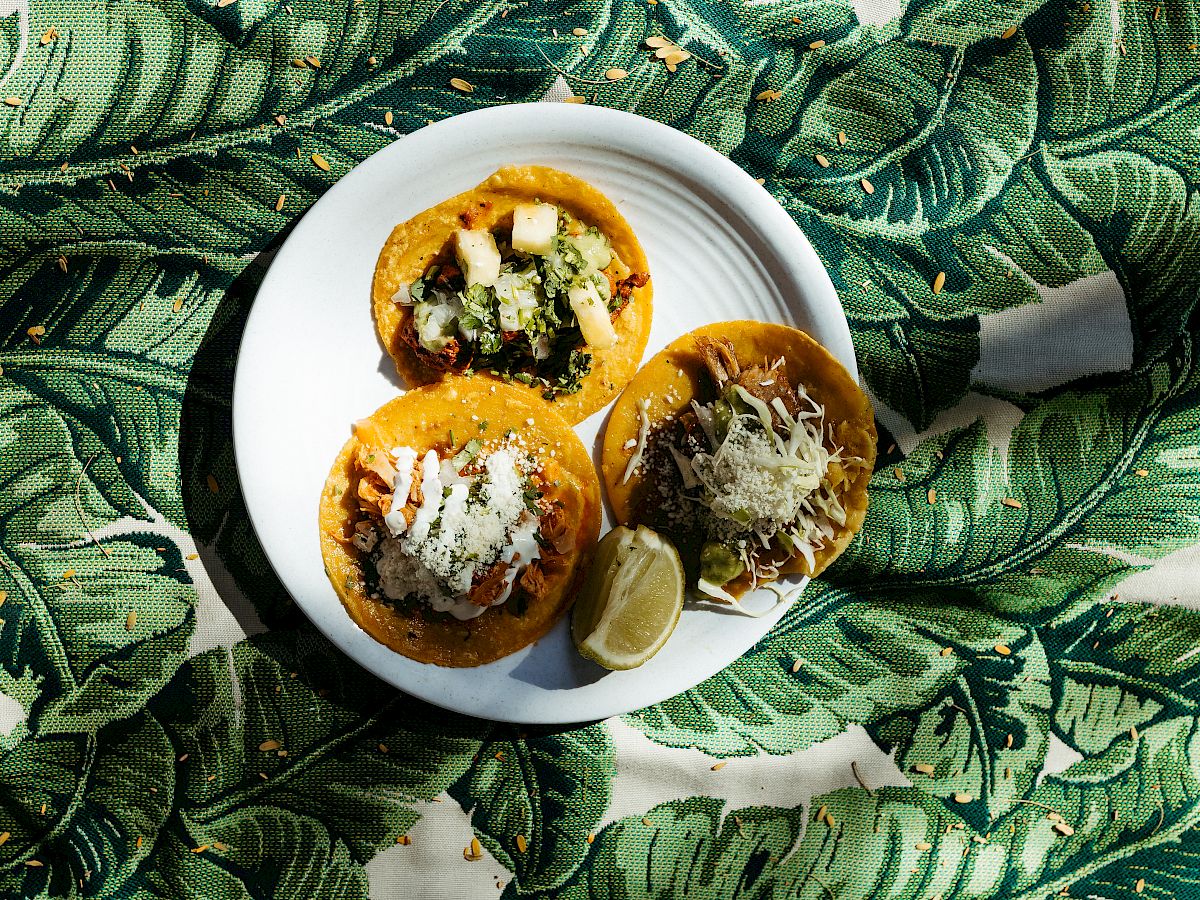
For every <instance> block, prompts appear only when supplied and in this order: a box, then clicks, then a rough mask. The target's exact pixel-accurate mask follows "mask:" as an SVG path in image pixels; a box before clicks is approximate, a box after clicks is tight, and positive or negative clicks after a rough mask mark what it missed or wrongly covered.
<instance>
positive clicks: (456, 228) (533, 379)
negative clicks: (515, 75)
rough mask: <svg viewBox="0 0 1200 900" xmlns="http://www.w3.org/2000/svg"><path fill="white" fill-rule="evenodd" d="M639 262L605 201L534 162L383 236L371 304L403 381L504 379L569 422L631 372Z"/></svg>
mask: <svg viewBox="0 0 1200 900" xmlns="http://www.w3.org/2000/svg"><path fill="white" fill-rule="evenodd" d="M649 279H650V274H649V269H648V267H647V265H646V255H645V253H644V252H643V251H642V247H641V245H640V244H639V243H638V240H637V237H636V236H635V235H634V233H633V231H632V229H630V227H629V224H628V223H627V222H626V221H625V219H624V218H623V217H622V216H621V214H620V213H619V212H618V211H617V208H616V207H615V206H613V204H612V202H611V201H610V200H609V199H608V198H607V197H605V196H604V195H603V194H601V193H600V192H599V191H598V190H596V189H595V188H594V187H592V186H591V185H589V184H588V183H587V182H585V181H582V180H580V179H578V178H576V177H574V176H573V175H568V174H566V173H565V172H559V171H557V170H555V169H550V168H546V167H544V166H507V167H505V168H503V169H500V170H499V171H497V172H496V173H495V174H493V175H492V176H490V177H489V178H488V179H487V180H486V181H484V182H483V183H482V184H480V185H478V186H477V187H475V188H472V189H471V190H469V191H467V192H465V193H462V194H459V195H458V196H456V197H452V198H451V199H449V200H446V201H445V202H443V203H440V204H438V205H437V206H434V207H432V208H431V209H427V210H425V211H424V212H422V213H420V214H418V215H416V216H414V217H413V218H412V219H409V220H408V221H407V222H402V223H401V224H399V225H397V226H396V227H395V229H393V231H392V234H391V236H390V237H389V238H388V240H387V243H386V244H385V245H384V247H383V250H382V251H381V252H380V254H379V261H378V262H377V264H376V267H375V280H374V284H373V286H372V306H373V309H374V314H375V325H376V329H377V330H378V332H379V337H380V339H381V340H382V341H383V344H384V346H385V347H386V348H387V350H388V353H389V354H390V355H391V357H392V359H393V360H394V361H395V364H396V369H397V370H398V371H399V373H400V374H401V376H403V377H404V379H405V380H406V381H407V382H408V383H409V384H410V385H421V384H429V383H431V382H433V381H436V380H437V379H439V378H441V377H443V376H444V375H446V374H447V373H450V374H476V375H482V376H485V377H488V378H496V379H501V380H503V381H508V382H512V383H515V384H517V385H519V386H521V387H522V388H523V389H525V390H526V391H527V392H529V393H530V394H531V395H532V396H534V397H536V398H538V399H539V400H541V401H543V402H546V403H550V404H553V406H554V408H555V409H556V411H557V412H558V413H559V414H561V415H562V416H563V418H565V419H566V420H567V421H568V422H570V423H572V424H574V423H576V422H580V421H582V420H583V419H585V418H586V417H587V416H589V415H590V414H591V413H593V412H595V411H596V410H598V409H600V408H601V407H602V406H604V405H605V404H606V403H608V401H609V400H611V399H612V398H613V397H614V396H616V394H617V393H618V392H620V390H621V388H623V387H624V386H625V384H626V383H627V382H628V381H629V379H630V378H632V377H633V374H634V372H635V371H637V365H638V363H639V362H640V361H641V358H642V352H643V351H644V350H645V348H646V338H647V337H648V336H649V333H650V314H651V296H652V291H651V287H650V282H649Z"/></svg>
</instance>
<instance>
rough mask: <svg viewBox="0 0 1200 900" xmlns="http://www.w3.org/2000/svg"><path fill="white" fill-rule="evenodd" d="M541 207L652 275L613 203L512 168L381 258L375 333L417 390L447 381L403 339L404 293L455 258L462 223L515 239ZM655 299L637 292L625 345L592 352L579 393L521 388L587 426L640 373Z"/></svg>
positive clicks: (413, 223)
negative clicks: (552, 394) (536, 205)
mask: <svg viewBox="0 0 1200 900" xmlns="http://www.w3.org/2000/svg"><path fill="white" fill-rule="evenodd" d="M534 200H540V201H542V202H545V203H553V204H556V205H557V206H559V207H560V208H562V209H565V210H566V211H567V212H569V213H570V214H571V215H572V216H574V217H575V218H577V219H579V220H580V221H581V222H583V223H584V224H585V225H594V226H595V227H596V228H598V229H600V231H602V232H603V233H604V234H605V235H607V236H608V239H609V241H610V242H611V244H612V249H613V252H614V254H615V255H616V259H617V260H619V263H617V262H614V263H613V264H612V265H613V266H617V267H618V268H619V269H620V271H622V272H625V270H628V271H631V272H642V273H649V271H650V269H649V266H648V265H647V264H646V254H645V252H644V251H643V250H642V246H641V244H639V243H638V239H637V237H636V236H635V235H634V233H633V230H632V229H631V228H630V227H629V223H628V222H626V221H625V218H624V217H623V216H622V215H621V214H620V213H619V212H618V211H617V208H616V207H615V206H614V205H613V204H612V201H611V200H609V199H608V198H607V197H605V196H604V195H603V194H602V193H600V192H599V191H598V190H596V189H595V188H594V187H592V186H591V185H590V184H588V183H587V182H586V181H583V180H581V179H579V178H576V177H575V176H574V175H568V174H567V173H566V172H560V171H558V170H556V169H550V168H547V167H545V166H506V167H504V168H503V169H500V170H499V171H497V172H495V173H494V174H493V175H491V176H490V177H489V178H488V179H487V180H486V181H484V182H483V183H482V184H480V185H478V186H477V187H474V188H472V189H471V190H469V191H466V192H465V193H462V194H459V195H458V196H456V197H451V198H450V199H449V200H446V201H444V202H442V203H439V204H438V205H437V206H434V207H432V208H430V209H427V210H425V211H424V212H422V213H419V214H417V215H416V216H414V217H413V218H411V219H409V220H408V221H407V222H401V223H400V224H399V225H397V226H396V227H395V228H394V229H392V234H391V236H390V237H389V238H388V240H387V243H386V244H384V246H383V250H381V251H380V253H379V260H378V262H377V263H376V265H375V280H374V283H373V285H372V287H371V303H372V308H373V310H374V314H375V328H376V331H377V332H378V333H379V339H380V340H381V341H382V342H383V346H384V347H385V348H386V349H387V352H388V354H389V355H390V356H391V357H392V359H393V361H394V362H395V364H396V371H398V372H399V373H400V375H401V377H403V378H404V380H405V382H407V383H408V384H409V385H410V386H416V385H422V384H430V383H432V382H434V381H437V380H438V379H439V378H441V377H443V373H441V372H438V371H436V370H434V369H431V368H428V367H427V366H425V365H424V364H423V363H422V362H421V360H420V359H419V358H418V356H417V354H416V353H415V352H414V351H413V350H412V348H411V347H409V346H408V345H407V344H406V343H405V342H404V341H403V340H402V339H401V333H402V327H403V326H404V324H405V321H406V319H408V318H411V316H412V315H413V311H412V309H411V308H409V307H403V306H398V305H397V304H396V303H394V302H393V301H392V297H393V295H394V294H395V293H396V291H397V289H398V288H399V287H400V286H401V285H402V284H410V283H411V282H413V281H415V280H416V279H417V278H419V277H420V276H421V275H422V274H424V272H425V269H426V268H427V267H428V266H429V265H430V264H431V263H432V262H433V261H434V260H435V259H437V258H438V257H442V256H447V255H448V256H449V257H451V258H452V257H453V253H452V252H450V251H451V248H452V246H453V244H452V241H453V238H454V233H455V232H456V231H457V230H458V229H459V228H462V227H463V222H462V220H461V219H460V216H461V215H463V214H465V215H467V216H468V218H469V220H470V221H471V227H473V228H487V229H495V228H500V229H502V230H505V231H511V229H512V212H513V208H514V207H516V206H517V205H518V204H521V203H530V202H533V201H534ZM611 267H612V266H610V268H611ZM626 274H627V273H626ZM652 296H653V289H652V287H651V285H650V283H649V282H647V283H646V284H645V285H644V286H642V287H640V288H635V289H634V291H633V294H632V296H631V297H630V300H629V303H628V304H627V305H626V306H625V308H624V309H622V310H621V313H620V315H618V316H617V318H616V321H614V322H613V328H614V329H615V330H616V332H617V343H616V344H614V345H613V346H612V347H610V348H608V349H606V350H597V349H594V348H590V347H589V348H586V349H587V350H588V352H590V353H591V354H592V370H591V372H590V373H589V374H588V375H587V376H586V377H584V378H583V388H582V389H581V390H580V391H579V392H577V393H575V394H560V395H559V396H558V397H557V398H555V399H554V400H550V401H547V400H545V399H543V398H542V391H543V390H544V388H541V387H538V386H525V385H519V386H520V387H521V388H522V389H523V390H525V391H527V392H528V393H529V394H530V395H531V396H532V397H534V398H535V399H536V400H537V402H538V403H539V404H543V405H545V404H549V405H551V406H552V407H553V408H554V410H555V411H556V412H557V413H558V414H559V415H561V416H562V417H563V418H564V419H566V420H567V421H568V422H569V423H571V424H572V425H574V424H575V423H577V422H581V421H583V420H584V419H586V418H587V417H588V416H589V415H591V414H592V413H594V412H595V411H596V410H598V409H600V408H601V407H603V406H604V405H605V404H607V403H608V401H609V400H611V399H612V398H613V397H615V396H616V395H617V393H619V392H620V390H621V389H622V388H623V387H624V386H625V385H626V384H627V383H628V382H629V379H630V378H632V377H633V375H634V373H635V372H636V371H637V366H638V363H639V362H641V359H642V353H643V351H644V350H645V349H646V339H647V338H648V337H649V335H650V315H651V309H652ZM476 377H479V378H480V379H482V380H484V381H486V382H489V383H490V381H494V380H496V377H495V376H493V375H491V374H490V373H477V376H476Z"/></svg>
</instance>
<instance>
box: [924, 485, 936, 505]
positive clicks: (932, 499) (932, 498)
mask: <svg viewBox="0 0 1200 900" xmlns="http://www.w3.org/2000/svg"><path fill="white" fill-rule="evenodd" d="M925 500H926V502H927V503H928V504H929V505H930V506H933V504H935V503H937V490H936V489H935V488H930V489H929V492H928V493H927V494H926V495H925Z"/></svg>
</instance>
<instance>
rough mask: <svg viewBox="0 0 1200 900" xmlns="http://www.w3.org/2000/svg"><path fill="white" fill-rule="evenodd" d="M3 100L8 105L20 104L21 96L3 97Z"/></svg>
mask: <svg viewBox="0 0 1200 900" xmlns="http://www.w3.org/2000/svg"><path fill="white" fill-rule="evenodd" d="M4 102H5V103H6V104H7V105H9V106H20V105H21V98H20V97H5V98H4Z"/></svg>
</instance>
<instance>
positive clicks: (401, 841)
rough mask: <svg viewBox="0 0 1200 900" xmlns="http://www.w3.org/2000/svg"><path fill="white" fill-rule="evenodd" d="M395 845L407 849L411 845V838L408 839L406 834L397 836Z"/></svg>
mask: <svg viewBox="0 0 1200 900" xmlns="http://www.w3.org/2000/svg"><path fill="white" fill-rule="evenodd" d="M396 843H397V844H400V845H401V846H402V847H407V846H408V845H409V844H411V843H412V838H410V837H409V836H408V835H407V834H401V835H399V836H397V838H396Z"/></svg>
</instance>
